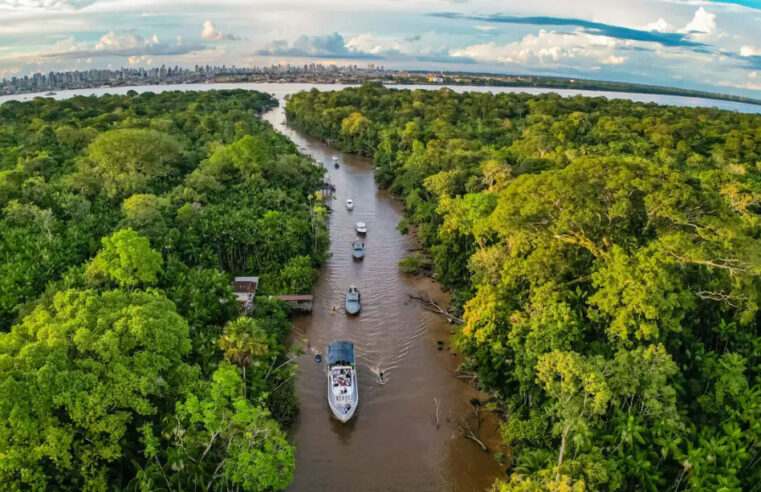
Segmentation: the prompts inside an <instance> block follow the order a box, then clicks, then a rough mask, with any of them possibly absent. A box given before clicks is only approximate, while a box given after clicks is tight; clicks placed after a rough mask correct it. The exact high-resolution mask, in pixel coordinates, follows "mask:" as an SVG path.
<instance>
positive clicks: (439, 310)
mask: <svg viewBox="0 0 761 492" xmlns="http://www.w3.org/2000/svg"><path fill="white" fill-rule="evenodd" d="M407 296H409V298H410V299H413V300H415V301H418V302H419V303H420V304H421V305H422V306H423V307H424V308H425V309H426V310H427V311H430V312H432V313H436V314H440V315H441V316H443V317H445V318H446V319H447V321H449V322H450V323H454V324H457V325H464V324H465V322H464V321H463V320H462V318H458V317H457V316H455V315H454V314H452V313H450V312H449V310H447V309H446V308H444V307H443V306H441V305H440V304H439V303H437V302H436V301H435V300H434V299H433V298H432V297H431V296H429V295H428V294H422V293H421V294H419V295H413V294H407Z"/></svg>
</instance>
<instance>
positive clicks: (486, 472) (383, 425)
mask: <svg viewBox="0 0 761 492" xmlns="http://www.w3.org/2000/svg"><path fill="white" fill-rule="evenodd" d="M276 95H278V97H279V98H281V105H280V107H278V108H276V109H274V110H272V111H271V112H269V113H267V114H266V115H265V116H264V118H265V119H267V120H268V121H270V122H271V123H272V124H273V125H274V126H275V128H277V129H278V130H279V131H281V132H282V133H284V134H285V135H287V136H288V137H290V138H291V139H292V140H293V141H294V142H295V143H296V144H297V145H298V146H299V147H300V148H301V149H302V152H304V153H306V154H309V155H311V156H313V157H314V158H315V159H316V160H317V161H318V162H323V163H325V165H326V168H327V169H328V178H329V179H330V180H331V181H332V183H333V184H334V185H335V186H336V198H335V200H333V201H332V205H331V206H332V208H333V212H332V213H331V214H330V224H329V227H330V239H331V246H330V259H329V260H328V261H327V263H326V264H325V266H324V267H323V269H322V271H321V274H320V278H319V280H318V282H317V285H316V287H315V292H314V295H315V302H314V310H313V312H312V314H311V315H310V316H303V317H298V318H296V319H295V320H294V334H293V339H294V341H295V342H297V343H302V344H304V345H305V346H307V343H305V342H304V341H303V340H308V348H307V351H306V353H305V354H304V355H303V356H302V357H300V359H299V374H298V379H297V388H298V393H299V399H300V403H301V412H300V415H299V418H298V421H297V422H296V424H295V426H294V427H293V429H292V430H291V442H292V443H293V444H294V445H295V446H296V473H295V477H294V481H293V483H292V485H291V486H290V488H289V490H293V491H302V490H304V491H313V490H330V491H365V490H367V491H375V490H378V491H380V490H383V491H397V490H398V491H401V490H416V491H427V490H448V491H479V490H485V489H486V488H488V487H489V485H490V484H492V483H493V482H494V479H495V478H496V477H497V476H498V475H499V473H500V468H499V465H498V464H497V463H496V461H495V460H494V458H493V454H494V453H495V452H499V451H500V449H499V438H498V432H497V424H496V422H495V421H494V419H493V418H487V419H486V420H485V421H484V422H482V423H481V430H480V435H481V437H482V438H483V440H485V441H486V442H487V443H488V444H489V448H490V449H489V452H486V453H485V452H483V451H482V450H481V448H480V447H479V446H478V445H477V444H476V443H474V442H472V441H470V440H467V439H465V438H464V437H463V435H462V434H463V432H462V426H463V425H466V426H469V427H470V428H471V429H475V428H476V419H475V416H474V411H473V407H472V406H471V404H470V400H471V399H472V398H474V397H479V396H480V397H482V398H483V395H479V394H478V393H477V392H476V390H475V389H474V388H473V387H472V386H471V385H470V384H469V383H468V382H467V380H463V379H462V378H460V377H458V375H457V373H456V369H457V366H458V364H459V363H460V362H461V359H460V357H459V355H458V354H457V355H456V354H454V353H453V351H454V350H455V349H454V348H451V347H450V330H451V329H452V326H451V325H449V323H448V322H447V321H446V320H445V319H443V318H442V317H440V316H439V315H437V314H433V313H431V312H428V311H427V310H425V309H424V308H423V307H422V306H421V305H420V304H418V303H417V302H415V301H411V300H409V299H408V293H419V292H424V293H427V294H429V295H431V296H433V297H435V298H437V299H441V300H445V299H446V296H445V294H444V293H442V291H441V289H440V288H439V286H438V285H437V284H436V283H435V282H433V281H431V280H430V279H428V278H421V277H417V276H410V275H406V274H404V273H402V272H401V271H400V270H399V267H398V264H397V262H398V261H399V260H400V259H401V258H403V257H404V256H405V255H407V254H409V250H410V249H412V248H415V247H416V244H415V239H414V238H413V237H410V236H402V235H401V234H400V233H399V232H398V231H397V229H396V225H397V223H398V222H399V220H400V219H401V218H402V210H401V206H400V203H399V202H398V200H396V199H395V198H393V197H391V196H389V195H388V194H387V193H386V192H384V191H382V190H379V189H378V188H377V186H376V184H375V181H374V176H373V166H372V162H371V161H370V160H368V159H363V158H359V157H356V156H352V155H349V154H343V153H340V152H338V151H337V150H335V149H333V148H332V147H330V146H328V145H325V144H324V143H322V142H319V141H317V140H315V139H311V138H308V137H306V136H304V135H303V134H301V133H299V132H297V131H295V130H293V129H291V128H290V127H288V126H287V124H286V122H285V116H284V113H283V105H284V101H282V96H283V94H276ZM334 154H335V155H338V156H339V158H340V161H339V162H340V167H339V168H338V169H336V168H335V167H334V166H333V163H332V161H331V156H332V155H334ZM347 198H352V199H353V200H354V209H353V210H352V211H348V210H346V207H345V201H346V199H347ZM359 220H361V221H364V222H365V223H367V227H368V233H367V237H366V239H365V248H366V250H365V254H366V256H365V258H364V260H363V261H361V262H359V261H354V260H353V258H352V255H351V244H352V240H353V239H354V238H355V237H356V234H355V232H354V224H355V223H356V222H357V221H359ZM351 284H354V285H356V286H357V287H358V288H359V290H360V292H361V295H362V311H361V313H360V315H359V316H356V317H351V316H348V315H347V314H346V313H345V312H344V309H343V304H344V292H345V290H346V289H347V288H348V287H349V285H351ZM333 306H337V307H338V311H337V313H336V314H333V313H332V309H333ZM335 340H348V341H351V342H353V343H354V346H355V356H356V360H357V366H358V375H359V383H358V388H359V399H360V402H359V407H358V408H357V413H356V414H355V416H354V418H353V419H352V420H351V421H349V423H347V424H341V423H340V422H338V421H337V420H335V419H333V418H332V417H331V414H330V410H329V408H328V405H327V401H326V382H325V373H324V370H325V366H324V363H322V364H317V363H315V362H314V355H315V354H316V353H324V352H325V351H326V346H327V345H328V343H330V342H332V341H335ZM439 341H442V342H443V344H444V348H443V350H438V345H439V344H438V342H439ZM380 371H383V373H384V377H385V380H386V383H385V384H382V385H381V384H379V383H378V373H379V372H380ZM436 401H438V406H439V409H438V414H439V422H440V424H439V426H438V428H437V426H436V416H435V414H436Z"/></svg>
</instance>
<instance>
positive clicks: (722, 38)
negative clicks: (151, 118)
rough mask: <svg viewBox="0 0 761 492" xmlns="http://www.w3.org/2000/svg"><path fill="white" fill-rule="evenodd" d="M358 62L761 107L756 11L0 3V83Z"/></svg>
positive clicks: (506, 4) (462, 1)
mask: <svg viewBox="0 0 761 492" xmlns="http://www.w3.org/2000/svg"><path fill="white" fill-rule="evenodd" d="M281 63H291V64H304V63H335V64H357V65H359V66H366V65H367V64H369V63H373V64H375V65H384V66H386V67H389V68H400V69H415V70H446V71H466V72H492V73H509V74H536V75H556V76H567V77H576V78H589V79H596V80H615V81H625V82H634V83H645V84H655V85H664V86H670V87H682V88H689V89H701V90H709V91H716V92H724V93H731V94H740V95H746V96H751V97H761V0H636V1H618V0H562V1H557V0H555V1H550V0H531V1H530V2H527V1H525V0H521V1H512V0H316V1H315V0H311V1H305V0H217V1H214V2H210V1H199V0H187V1H182V2H178V1H176V0H0V79H2V78H8V77H11V76H14V75H28V74H30V73H34V72H38V71H39V72H48V71H51V70H55V71H58V70H87V69H91V68H118V67H126V66H132V67H154V66H160V65H162V64H165V65H169V66H174V65H180V66H186V67H192V66H193V65H195V64H204V65H205V64H211V65H222V64H226V65H237V66H252V65H255V66H262V65H271V64H281Z"/></svg>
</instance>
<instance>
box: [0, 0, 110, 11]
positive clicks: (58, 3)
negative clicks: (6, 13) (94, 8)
mask: <svg viewBox="0 0 761 492" xmlns="http://www.w3.org/2000/svg"><path fill="white" fill-rule="evenodd" d="M95 1H96V0H0V7H8V8H16V9H24V10H77V9H81V8H84V7H88V6H90V5H92V4H93V3H95Z"/></svg>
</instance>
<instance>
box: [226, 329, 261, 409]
mask: <svg viewBox="0 0 761 492" xmlns="http://www.w3.org/2000/svg"><path fill="white" fill-rule="evenodd" d="M267 338H268V337H267V333H265V331H264V330H263V329H262V328H261V327H260V326H259V324H258V323H257V322H256V320H254V319H252V318H249V317H246V316H241V317H240V318H238V319H236V320H233V321H231V322H229V323H228V324H227V326H225V329H224V330H223V332H222V336H221V337H220V339H219V347H220V348H221V349H222V351H223V352H224V354H225V358H226V359H227V360H229V361H230V362H231V363H233V364H235V365H236V366H238V367H240V368H241V370H242V371H243V396H246V384H247V381H246V368H247V367H249V366H251V365H252V364H253V363H254V361H255V360H256V358H257V357H262V356H264V355H267V352H268V351H269V344H268V340H267Z"/></svg>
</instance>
